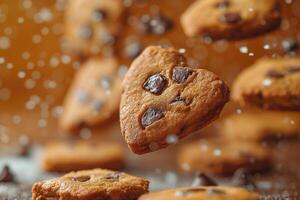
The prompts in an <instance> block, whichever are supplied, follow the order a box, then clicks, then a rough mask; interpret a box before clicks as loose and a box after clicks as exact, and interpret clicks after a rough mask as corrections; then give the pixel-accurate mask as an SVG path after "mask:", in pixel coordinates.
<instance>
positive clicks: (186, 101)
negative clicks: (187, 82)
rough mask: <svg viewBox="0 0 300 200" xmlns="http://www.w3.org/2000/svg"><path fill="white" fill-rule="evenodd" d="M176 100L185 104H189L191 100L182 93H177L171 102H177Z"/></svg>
mask: <svg viewBox="0 0 300 200" xmlns="http://www.w3.org/2000/svg"><path fill="white" fill-rule="evenodd" d="M176 102H183V103H184V104H185V105H189V104H190V103H191V102H190V101H188V100H186V99H185V98H183V97H181V96H180V94H177V95H176V96H175V97H174V98H173V99H172V100H171V101H170V103H171V104H172V103H176Z"/></svg>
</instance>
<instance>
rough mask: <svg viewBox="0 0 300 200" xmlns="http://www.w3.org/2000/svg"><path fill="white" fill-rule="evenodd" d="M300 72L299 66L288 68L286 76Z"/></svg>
mask: <svg viewBox="0 0 300 200" xmlns="http://www.w3.org/2000/svg"><path fill="white" fill-rule="evenodd" d="M298 72H300V66H289V67H288V68H287V69H286V74H293V73H298Z"/></svg>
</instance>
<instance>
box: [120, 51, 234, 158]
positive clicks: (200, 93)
mask: <svg viewBox="0 0 300 200" xmlns="http://www.w3.org/2000/svg"><path fill="white" fill-rule="evenodd" d="M123 88H124V92H123V94H122V97H121V106H120V121H121V130H122V134H123V136H124V137H125V140H126V142H127V144H128V145H129V147H130V149H131V150H132V151H133V152H134V153H137V154H143V153H147V152H151V151H155V150H158V149H161V148H164V147H166V146H168V145H169V144H170V143H169V142H168V140H167V138H168V137H170V136H172V137H176V138H182V137H184V136H187V135H188V134H189V133H191V132H193V131H195V130H198V129H200V128H201V127H204V126H205V125H207V124H208V123H210V122H211V121H212V120H214V119H215V118H216V117H217V116H218V114H219V113H220V111H221V110H222V108H223V106H224V104H225V103H226V102H227V101H228V95H229V92H228V88H227V86H226V84H225V83H224V82H223V81H222V80H220V79H219V77H218V76H216V75H215V74H213V73H212V72H209V71H207V70H204V69H192V68H190V67H188V65H187V63H186V59H185V57H184V56H183V55H182V54H180V53H179V52H178V51H176V50H175V49H172V48H161V47H156V46H152V47H148V48H147V49H146V50H144V52H143V53H142V54H141V55H140V56H139V57H138V58H137V59H135V60H134V62H133V63H132V65H131V67H130V69H129V71H128V73H127V74H126V76H125V78H124V81H123Z"/></svg>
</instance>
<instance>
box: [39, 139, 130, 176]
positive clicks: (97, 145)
mask: <svg viewBox="0 0 300 200" xmlns="http://www.w3.org/2000/svg"><path fill="white" fill-rule="evenodd" d="M74 155H76V156H74ZM124 159H125V155H124V151H123V149H122V146H121V145H120V144H119V143H115V142H108V141H106V142H103V141H102V142H87V141H71V142H58V141H57V142H52V143H49V144H47V145H46V146H45V149H44V153H43V157H42V162H41V166H42V168H43V170H45V171H48V172H70V171H78V170H84V169H93V168H103V169H111V170H120V169H121V168H122V167H123V166H124Z"/></svg>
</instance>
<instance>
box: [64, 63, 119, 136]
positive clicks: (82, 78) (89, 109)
mask: <svg viewBox="0 0 300 200" xmlns="http://www.w3.org/2000/svg"><path fill="white" fill-rule="evenodd" d="M118 70H119V69H118V62H117V61H116V60H115V59H113V58H106V59H90V60H88V61H87V62H86V63H85V64H83V66H82V67H81V69H80V70H79V71H78V72H77V74H76V75H75V78H74V80H73V83H72V85H71V87H70V89H69V91H68V94H67V96H66V98H65V101H64V112H63V114H62V116H61V118H60V127H61V128H62V129H63V130H64V131H67V132H72V131H76V130H77V129H78V128H81V127H82V126H95V125H99V124H102V123H104V122H106V121H107V120H109V119H111V118H112V117H114V116H115V115H116V113H117V111H118V109H119V103H120V96H121V91H122V89H121V82H122V78H121V77H120V76H119V74H118V73H119V71H118Z"/></svg>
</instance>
